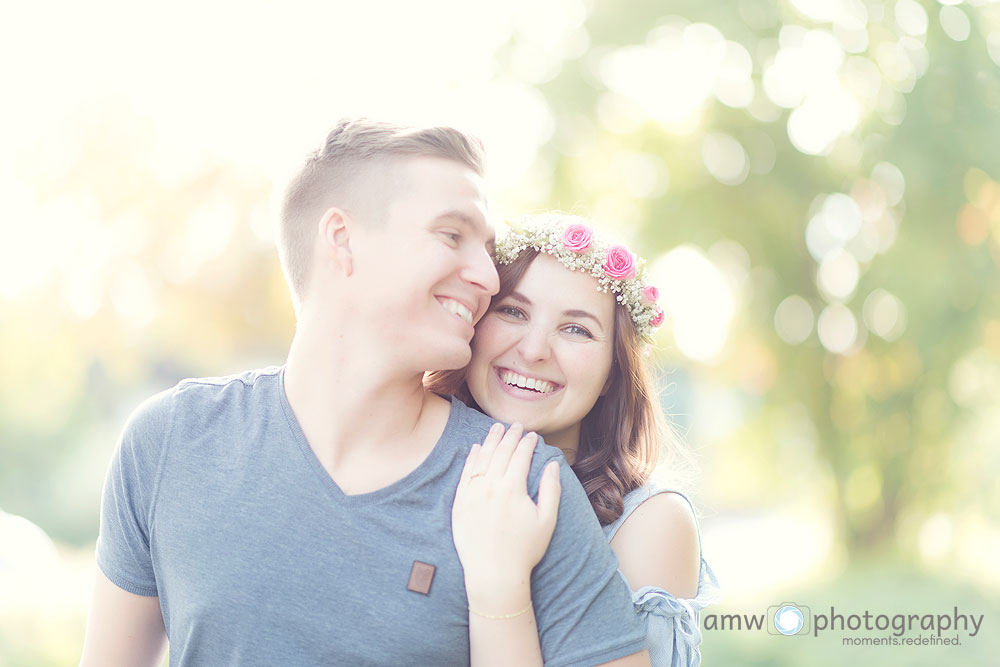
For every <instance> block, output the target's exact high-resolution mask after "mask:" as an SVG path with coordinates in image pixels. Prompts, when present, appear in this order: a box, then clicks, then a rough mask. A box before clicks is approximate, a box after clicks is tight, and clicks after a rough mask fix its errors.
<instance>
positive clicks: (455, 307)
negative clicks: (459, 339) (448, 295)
mask: <svg viewBox="0 0 1000 667" xmlns="http://www.w3.org/2000/svg"><path fill="white" fill-rule="evenodd" d="M441 305H442V306H444V309H445V310H447V311H448V312H449V313H454V314H455V315H458V316H459V317H461V318H462V319H463V320H465V322H466V324H472V311H471V310H469V309H468V308H466V307H465V306H463V305H462V304H460V303H459V302H458V301H454V300H453V299H444V300H443V301H442V302H441Z"/></svg>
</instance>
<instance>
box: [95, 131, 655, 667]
mask: <svg viewBox="0 0 1000 667" xmlns="http://www.w3.org/2000/svg"><path fill="white" fill-rule="evenodd" d="M482 165H483V156H482V154H481V149H480V148H479V146H478V144H477V142H476V141H474V140H470V139H469V138H468V137H467V136H465V135H463V134H461V133H459V132H458V131H456V130H453V129H449V128H431V129H424V130H416V129H408V128H403V127H398V126H392V125H387V124H383V123H375V122H371V121H366V120H357V121H346V122H341V123H340V124H339V125H338V126H337V127H335V128H334V129H333V131H332V132H331V133H330V135H329V136H328V137H327V140H326V142H325V144H324V146H323V147H322V148H321V149H320V150H319V151H317V152H316V153H315V154H314V155H312V156H310V158H309V159H308V160H307V162H306V164H305V166H304V167H303V169H302V170H301V172H300V173H299V174H298V176H297V177H296V178H295V179H293V181H292V182H291V184H290V186H289V188H288V191H287V194H286V199H285V203H284V208H283V211H282V218H281V233H280V239H279V251H280V254H281V260H282V268H283V269H284V272H285V275H286V277H287V279H288V282H289V285H290V288H291V292H292V298H293V302H294V304H295V311H296V318H297V327H296V332H295V337H294V340H293V342H292V345H291V349H290V351H289V354H288V359H287V363H286V364H285V366H284V367H283V368H271V369H263V370H257V371H250V372H247V373H244V374H242V375H238V376H231V377H228V378H207V379H195V380H185V381H182V382H181V383H180V384H178V385H177V386H176V387H174V388H172V389H169V390H167V391H165V392H163V393H161V394H158V395H157V396H154V397H153V398H151V399H149V400H148V401H146V402H145V403H144V404H143V405H141V406H140V407H139V408H138V409H137V410H136V412H135V413H134V414H133V416H132V417H131V419H130V420H129V423H128V424H127V425H126V427H125V431H124V433H123V436H122V440H121V442H120V444H119V448H118V450H117V451H116V454H115V456H114V458H113V459H112V462H111V467H110V470H109V472H108V477H107V480H106V483H105V491H104V498H103V505H102V512H101V532H100V537H99V540H98V547H97V562H98V565H99V567H100V570H101V574H99V575H98V581H97V584H96V588H95V593H94V598H93V602H92V607H91V613H90V618H89V621H88V628H87V636H86V640H85V646H84V656H83V661H82V662H83V664H86V665H102V666H103V665H117V664H121V665H137V664H150V665H155V664H157V663H158V661H159V660H160V659H161V656H162V652H163V650H164V648H165V644H166V637H167V635H169V638H170V659H171V664H174V665H189V664H191V665H194V664H199V665H200V664H204V665H223V664H226V665H229V664H268V665H270V664H274V665H313V664H315V665H319V664H324V665H325V664H334V665H368V664H371V665H379V664H384V665H388V664H392V665H423V664H426V665H451V664H456V665H462V664H468V663H469V626H468V614H469V609H468V604H469V603H468V599H467V597H466V590H465V585H464V584H465V582H464V580H463V572H462V568H461V565H460V564H459V561H458V557H457V554H456V552H455V548H454V545H453V543H452V540H451V524H450V520H451V505H452V500H453V498H454V494H455V487H456V485H457V483H458V480H459V477H460V475H461V472H462V468H463V464H464V461H465V457H466V453H467V452H468V449H469V447H470V446H471V445H472V444H473V443H475V442H483V440H484V437H485V436H486V434H487V430H488V429H489V427H490V424H491V423H492V422H491V420H489V419H488V418H486V417H485V416H483V415H481V414H479V413H477V412H475V411H472V410H469V409H468V408H466V407H465V406H463V405H462V404H461V403H458V402H457V401H448V400H446V399H443V398H441V397H440V396H437V395H435V394H432V393H429V392H426V391H425V390H424V389H423V386H422V383H421V378H422V375H423V372H424V371H425V370H426V369H448V368H461V367H462V366H464V365H465V364H466V363H467V362H468V361H469V358H470V347H469V341H470V340H471V338H472V335H473V324H474V323H475V322H476V321H477V320H478V319H479V317H481V316H482V315H483V314H484V312H485V310H486V308H487V306H488V304H489V299H490V296H491V295H492V294H495V293H496V291H497V289H498V278H497V274H496V271H495V268H494V266H493V262H492V258H491V254H492V243H493V232H492V230H491V228H490V226H489V224H488V222H487V214H486V203H485V199H484V195H483V189H482V171H483V166H482ZM553 459H558V460H559V462H560V466H561V474H560V478H561V485H562V488H563V492H562V495H561V497H560V499H559V508H558V522H557V524H556V529H555V533H554V535H553V538H552V542H551V544H550V546H549V549H548V551H547V552H546V555H545V556H544V557H543V558H542V561H541V562H540V563H539V564H538V566H537V567H536V568H535V570H534V572H533V573H532V575H531V581H530V591H529V590H523V591H514V592H515V593H518V594H520V595H523V596H525V597H527V596H530V597H528V599H533V600H534V601H535V604H534V613H535V615H536V618H537V622H538V627H539V635H540V638H541V643H542V652H543V655H544V657H545V660H546V662H548V663H549V664H566V665H569V664H572V665H592V664H597V663H601V662H603V661H608V660H618V659H620V661H618V662H616V663H614V664H623V665H624V664H645V663H644V661H645V653H644V652H641V653H637V652H640V651H641V649H642V642H643V632H642V628H641V627H639V625H638V622H637V621H636V619H635V616H634V614H633V612H632V611H631V605H630V600H629V595H628V591H627V589H626V587H625V585H624V583H623V582H622V581H621V579H620V578H619V577H617V576H616V572H615V570H616V565H615V561H614V559H613V556H612V555H611V552H610V550H609V549H608V547H607V546H606V544H605V542H604V539H603V536H602V534H601V531H600V528H599V526H598V524H597V522H596V520H595V519H594V517H593V514H592V512H591V510H590V506H589V503H588V502H587V499H586V496H585V494H584V493H583V490H582V489H581V488H580V486H579V483H578V482H576V479H575V477H574V476H573V474H572V472H571V471H570V470H569V468H568V466H566V464H565V461H564V460H563V459H561V458H559V455H558V451H557V450H554V449H552V448H549V447H546V446H539V448H538V449H537V450H536V452H535V454H534V459H533V462H532V466H531V472H530V474H529V477H528V484H529V488H530V489H531V490H532V491H533V492H537V490H538V486H539V478H540V476H541V470H542V468H543V467H544V465H545V464H546V463H547V462H549V461H551V460H553ZM533 495H534V493H533ZM496 611H498V612H503V611H505V610H503V609H498V610H496ZM584 612H586V613H584ZM497 618H498V619H499V620H498V621H497V622H498V623H503V622H505V621H504V620H503V614H497ZM626 656H630V657H626ZM636 660H638V661H639V662H637V663H636V662H634V661H636Z"/></svg>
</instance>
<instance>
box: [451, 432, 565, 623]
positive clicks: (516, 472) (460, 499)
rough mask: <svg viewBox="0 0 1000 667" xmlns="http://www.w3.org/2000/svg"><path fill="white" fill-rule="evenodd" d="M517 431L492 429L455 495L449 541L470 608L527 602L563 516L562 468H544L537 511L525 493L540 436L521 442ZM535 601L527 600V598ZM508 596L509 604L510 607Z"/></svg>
mask: <svg viewBox="0 0 1000 667" xmlns="http://www.w3.org/2000/svg"><path fill="white" fill-rule="evenodd" d="M522 433H523V429H522V428H521V426H520V425H519V424H514V425H512V426H511V427H510V429H509V430H508V431H507V432H506V433H504V427H503V424H494V425H493V427H492V428H491V429H490V431H489V433H488V434H487V436H486V439H485V440H484V441H483V444H482V445H479V444H475V445H473V446H472V449H471V450H470V451H469V456H468V457H467V458H466V460H465V468H464V469H463V470H462V477H461V479H460V480H459V482H458V489H457V491H456V492H455V503H454V505H453V506H452V511H451V530H452V538H453V539H454V541H455V548H456V549H457V551H458V556H459V558H460V559H461V561H462V567H463V569H464V570H465V582H466V591H467V593H468V594H469V604H470V605H472V604H473V603H474V599H475V602H478V603H481V604H483V605H484V606H487V605H488V607H489V608H493V607H494V606H496V607H499V608H500V610H504V605H505V604H506V603H512V604H516V603H517V600H515V599H513V597H511V596H512V595H513V594H515V591H520V595H518V597H520V596H523V590H524V588H525V586H526V585H527V583H528V581H529V579H530V576H531V570H532V568H534V567H535V565H536V564H538V561H540V560H541V559H542V556H543V555H545V550H546V549H547V548H548V546H549V540H551V539H552V531H553V530H554V529H555V525H556V515H557V514H558V511H559V495H560V491H561V487H560V484H559V463H558V462H556V461H553V462H551V463H549V465H547V466H546V467H545V470H544V471H543V472H542V476H541V480H540V481H539V485H538V504H537V505H536V504H535V502H534V501H533V500H532V499H531V497H530V496H529V495H528V492H527V478H528V470H529V469H530V467H531V456H532V453H533V452H534V450H535V444H536V443H537V442H538V436H537V435H536V434H535V433H528V434H527V435H524V437H522ZM529 594H530V593H529ZM508 597H510V599H509V600H508Z"/></svg>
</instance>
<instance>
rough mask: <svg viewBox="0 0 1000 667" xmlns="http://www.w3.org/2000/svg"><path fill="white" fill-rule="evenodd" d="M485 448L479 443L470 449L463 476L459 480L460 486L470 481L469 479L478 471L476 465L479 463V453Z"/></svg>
mask: <svg viewBox="0 0 1000 667" xmlns="http://www.w3.org/2000/svg"><path fill="white" fill-rule="evenodd" d="M482 449H483V446H482V445H480V444H479V443H478V442H477V443H476V444H474V445H472V447H470V448H469V455H468V456H466V457H465V466H464V467H463V468H462V476H461V477H460V478H459V479H458V483H459V484H463V483H464V482H467V481H469V477H470V476H471V475H472V473H473V471H475V470H476V463H477V462H478V461H479V452H480V451H482Z"/></svg>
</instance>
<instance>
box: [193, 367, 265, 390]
mask: <svg viewBox="0 0 1000 667" xmlns="http://www.w3.org/2000/svg"><path fill="white" fill-rule="evenodd" d="M281 371H282V367H281V366H268V367H266V368H256V369H253V370H248V371H243V372H242V373H233V374H232V375H221V376H217V377H198V378H184V379H183V380H181V381H179V382H178V383H177V384H176V385H175V386H174V389H175V390H176V391H177V393H178V394H182V393H193V394H195V395H198V394H199V393H201V394H208V393H215V392H218V391H220V390H224V389H226V388H228V387H233V388H236V389H254V388H256V387H258V386H259V385H261V384H263V383H267V382H273V381H276V380H279V379H280V376H281Z"/></svg>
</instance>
